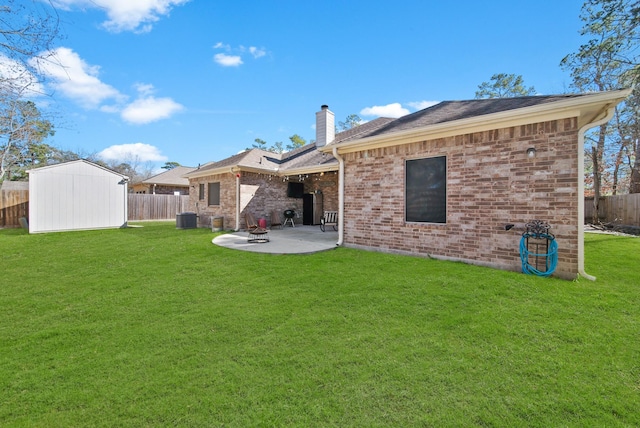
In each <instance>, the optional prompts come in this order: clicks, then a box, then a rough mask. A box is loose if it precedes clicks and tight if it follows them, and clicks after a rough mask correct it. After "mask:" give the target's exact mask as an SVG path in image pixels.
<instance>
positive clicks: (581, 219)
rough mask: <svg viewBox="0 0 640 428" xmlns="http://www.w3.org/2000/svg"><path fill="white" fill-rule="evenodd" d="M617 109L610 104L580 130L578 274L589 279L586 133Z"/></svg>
mask: <svg viewBox="0 0 640 428" xmlns="http://www.w3.org/2000/svg"><path fill="white" fill-rule="evenodd" d="M615 109H616V104H613V105H610V106H609V107H608V108H607V109H606V114H605V115H604V117H602V118H601V119H598V120H595V121H593V122H589V123H587V124H585V125H584V126H582V127H581V128H580V130H579V131H578V168H579V171H582V172H583V173H582V174H580V176H579V177H578V216H579V217H578V275H579V276H581V277H583V278H585V279H588V280H589V281H595V280H596V277H595V276H593V275H589V274H588V273H586V272H585V270H584V134H585V133H586V132H587V130H589V129H591V128H594V127H596V126H599V125H602V124H604V123H607V122H608V121H610V120H611V119H612V118H613V115H614V113H615Z"/></svg>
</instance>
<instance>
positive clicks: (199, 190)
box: [198, 183, 204, 201]
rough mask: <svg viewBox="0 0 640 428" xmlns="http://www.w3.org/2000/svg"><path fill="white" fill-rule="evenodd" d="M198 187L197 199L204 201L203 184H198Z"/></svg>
mask: <svg viewBox="0 0 640 428" xmlns="http://www.w3.org/2000/svg"><path fill="white" fill-rule="evenodd" d="M198 187H199V188H198V199H200V200H201V201H204V183H200V186H198Z"/></svg>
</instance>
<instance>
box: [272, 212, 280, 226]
mask: <svg viewBox="0 0 640 428" xmlns="http://www.w3.org/2000/svg"><path fill="white" fill-rule="evenodd" d="M274 226H280V229H282V220H280V213H279V212H278V211H277V210H273V211H271V229H273V227H274Z"/></svg>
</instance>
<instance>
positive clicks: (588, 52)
mask: <svg viewBox="0 0 640 428" xmlns="http://www.w3.org/2000/svg"><path fill="white" fill-rule="evenodd" d="M639 5H640V2H638V1H637V0H634V1H629V0H587V1H585V3H584V4H583V6H582V9H581V12H580V19H581V20H582V21H583V23H584V25H583V27H582V29H581V35H582V36H583V37H585V38H586V39H587V40H586V42H585V43H583V44H582V45H581V46H580V47H579V48H578V50H577V51H576V52H574V53H572V54H569V55H567V56H565V57H564V58H563V59H562V61H561V63H560V65H561V67H563V68H564V69H566V70H568V71H570V72H571V77H572V85H571V86H572V87H573V88H574V89H576V90H578V91H580V92H589V91H606V90H611V89H617V88H620V87H625V86H631V85H632V84H633V83H634V82H635V81H637V78H638V72H637V70H638V57H637V55H638V53H637V52H636V46H637V41H638V30H637V28H638V25H637V24H638V10H640V9H639ZM636 96H637V95H636ZM639 117H640V116H639V110H638V108H637V105H636V103H622V104H620V105H619V106H618V107H617V108H616V114H615V120H613V121H611V122H609V123H606V124H603V125H600V126H599V127H597V128H596V129H595V130H593V131H591V132H589V133H587V134H586V135H585V139H586V141H587V142H589V141H590V142H591V145H590V147H589V146H587V147H585V159H586V161H587V162H589V163H590V173H591V175H592V177H591V178H590V179H588V180H586V182H587V183H590V184H591V187H592V190H593V195H594V210H593V211H594V218H593V222H594V223H597V222H598V220H599V219H598V217H597V212H598V205H599V200H600V196H601V195H602V194H603V193H606V192H611V193H617V192H619V191H623V190H626V189H624V188H625V187H626V188H628V189H629V191H632V190H633V189H632V187H633V186H631V184H630V181H631V177H633V176H637V172H634V169H635V168H636V166H634V165H635V161H634V160H633V159H634V157H635V156H636V154H637V151H638V150H637V149H638V148H637V140H638V134H637V125H635V124H637V123H638V120H639ZM634 134H635V135H634ZM625 181H626V182H629V185H628V186H623V184H622V183H623V182H625Z"/></svg>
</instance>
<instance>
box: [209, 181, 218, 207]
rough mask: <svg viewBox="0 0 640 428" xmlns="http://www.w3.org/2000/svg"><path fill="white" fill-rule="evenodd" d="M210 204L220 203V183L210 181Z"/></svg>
mask: <svg viewBox="0 0 640 428" xmlns="http://www.w3.org/2000/svg"><path fill="white" fill-rule="evenodd" d="M208 205H220V183H209V201H208Z"/></svg>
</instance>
